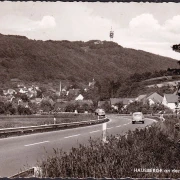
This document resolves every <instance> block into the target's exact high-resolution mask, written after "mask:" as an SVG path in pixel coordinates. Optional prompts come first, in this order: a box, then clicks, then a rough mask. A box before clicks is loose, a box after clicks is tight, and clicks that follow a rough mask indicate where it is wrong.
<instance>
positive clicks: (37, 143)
mask: <svg viewBox="0 0 180 180" xmlns="http://www.w3.org/2000/svg"><path fill="white" fill-rule="evenodd" d="M47 142H49V141H42V142H38V143H33V144H26V145H24V146H34V145H37V144H43V143H47Z"/></svg>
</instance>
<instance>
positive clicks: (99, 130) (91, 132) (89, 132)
mask: <svg viewBox="0 0 180 180" xmlns="http://www.w3.org/2000/svg"><path fill="white" fill-rule="evenodd" d="M99 131H100V130H97V131H91V132H89V133H95V132H99Z"/></svg>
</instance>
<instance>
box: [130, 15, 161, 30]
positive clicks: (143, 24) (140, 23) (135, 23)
mask: <svg viewBox="0 0 180 180" xmlns="http://www.w3.org/2000/svg"><path fill="white" fill-rule="evenodd" d="M129 27H130V28H131V29H142V30H143V31H144V30H148V31H149V30H158V29H159V28H160V25H159V23H158V21H157V20H156V19H155V18H154V17H153V15H152V14H141V15H139V16H137V17H135V18H132V20H131V21H130V23H129Z"/></svg>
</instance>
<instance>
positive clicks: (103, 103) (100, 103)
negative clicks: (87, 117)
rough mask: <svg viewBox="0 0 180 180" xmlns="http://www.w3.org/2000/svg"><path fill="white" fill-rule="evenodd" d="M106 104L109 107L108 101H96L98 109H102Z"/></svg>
mask: <svg viewBox="0 0 180 180" xmlns="http://www.w3.org/2000/svg"><path fill="white" fill-rule="evenodd" d="M106 103H108V105H111V103H110V101H109V100H106V101H98V108H103V106H104V105H105V104H106Z"/></svg>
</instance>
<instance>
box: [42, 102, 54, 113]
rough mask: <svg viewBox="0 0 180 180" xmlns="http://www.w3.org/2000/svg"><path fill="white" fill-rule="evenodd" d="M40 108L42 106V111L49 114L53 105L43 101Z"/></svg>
mask: <svg viewBox="0 0 180 180" xmlns="http://www.w3.org/2000/svg"><path fill="white" fill-rule="evenodd" d="M40 106H41V108H42V110H43V111H45V112H49V111H51V110H52V109H53V106H52V104H51V103H50V102H49V101H48V100H43V101H42V102H41V105H40Z"/></svg>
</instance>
